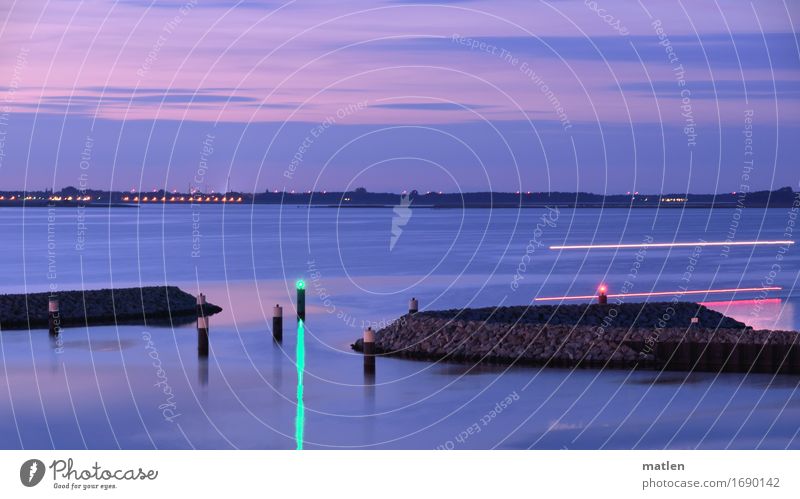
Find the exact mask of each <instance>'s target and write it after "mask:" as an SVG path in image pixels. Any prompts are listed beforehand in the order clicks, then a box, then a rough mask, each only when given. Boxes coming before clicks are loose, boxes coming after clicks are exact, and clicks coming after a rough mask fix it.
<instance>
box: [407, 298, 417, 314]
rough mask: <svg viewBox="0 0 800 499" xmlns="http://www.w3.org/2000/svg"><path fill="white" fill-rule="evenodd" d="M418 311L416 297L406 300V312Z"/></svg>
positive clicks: (413, 312)
mask: <svg viewBox="0 0 800 499" xmlns="http://www.w3.org/2000/svg"><path fill="white" fill-rule="evenodd" d="M418 311H419V302H418V301H417V299H416V298H411V301H409V302H408V313H409V314H416V313H417V312H418Z"/></svg>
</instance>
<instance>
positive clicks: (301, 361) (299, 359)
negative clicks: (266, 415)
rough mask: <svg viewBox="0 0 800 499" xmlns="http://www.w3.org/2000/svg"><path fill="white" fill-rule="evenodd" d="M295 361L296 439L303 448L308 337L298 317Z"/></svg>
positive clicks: (299, 446) (298, 447)
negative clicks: (304, 382)
mask: <svg viewBox="0 0 800 499" xmlns="http://www.w3.org/2000/svg"><path fill="white" fill-rule="evenodd" d="M296 352H297V353H296V357H295V363H296V364H297V415H296V416H295V422H294V426H295V429H294V439H295V441H296V442H297V450H302V449H303V432H304V430H305V426H306V409H305V403H304V402H303V391H304V388H303V373H304V372H305V369H306V338H305V327H304V325H303V319H299V318H298V319H297V349H296Z"/></svg>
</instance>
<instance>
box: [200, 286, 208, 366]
mask: <svg viewBox="0 0 800 499" xmlns="http://www.w3.org/2000/svg"><path fill="white" fill-rule="evenodd" d="M197 355H198V356H199V357H208V317H206V295H204V294H203V293H200V294H199V295H197Z"/></svg>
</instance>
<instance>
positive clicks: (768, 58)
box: [0, 0, 800, 193]
mask: <svg viewBox="0 0 800 499" xmlns="http://www.w3.org/2000/svg"><path fill="white" fill-rule="evenodd" d="M0 19H2V21H0V23H2V24H0V46H2V47H3V49H2V51H1V52H0V56H2V58H3V59H2V63H3V64H2V68H3V69H2V75H0V90H1V91H2V94H3V96H2V97H0V99H1V100H2V102H3V105H4V106H5V107H4V109H3V110H2V111H3V112H2V113H0V178H1V179H2V182H0V187H3V188H23V187H24V188H28V189H39V188H46V187H51V186H56V187H62V186H65V185H76V186H77V185H78V184H79V183H80V182H81V175H83V177H82V178H83V181H84V182H85V183H87V184H88V185H89V186H91V187H94V188H103V189H107V188H112V189H115V190H127V189H131V188H136V189H137V190H151V189H153V188H164V187H166V188H168V189H173V188H178V189H181V190H183V189H186V188H187V187H189V186H190V185H191V186H195V187H199V188H201V189H209V190H210V189H217V190H219V189H223V188H224V187H225V183H226V179H227V178H228V176H230V179H231V180H230V182H231V187H232V188H234V189H238V190H243V191H263V190H264V189H282V188H286V189H287V190H307V189H312V188H313V189H318V190H323V189H327V190H340V189H344V188H347V187H350V188H354V187H357V186H365V187H367V188H368V189H370V190H379V191H384V190H385V191H397V192H399V191H401V190H403V189H419V190H444V191H457V190H459V189H460V190H464V191H483V190H490V189H491V190H505V191H515V190H526V191H527V190H530V191H546V190H560V191H576V190H580V191H592V192H612V193H619V192H626V191H643V192H658V191H660V192H685V191H687V190H688V191H690V192H713V191H718V192H727V191H737V190H742V189H743V188H745V186H746V188H749V189H753V190H756V189H769V188H777V187H781V186H785V185H791V186H792V187H793V188H795V189H796V190H797V189H798V180H800V168H799V167H798V164H797V160H796V158H797V157H798V156H800V145H799V144H798V142H800V141H798V140H797V138H798V137H799V136H800V126H798V125H799V123H798V121H800V112H798V111H800V106H798V102H800V78H799V77H800V45H798V38H797V36H796V31H797V24H796V22H797V21H796V20H797V19H800V8H798V4H797V2H792V1H789V0H786V1H785V2H784V1H780V0H779V1H761V0H757V1H754V2H752V3H751V2H740V1H731V0H715V1H688V0H686V1H682V2H678V1H674V2H673V1H658V2H655V1H644V0H643V1H642V2H641V3H639V2H636V1H630V0H625V1H622V0H597V1H588V0H587V1H584V0H561V1H552V2H537V1H534V0H524V1H491V2H490V1H453V0H451V1H446V2H431V3H423V2H402V1H394V0H382V1H376V0H372V1H351V0H342V1H338V2H330V1H308V0H305V1H304V0H298V1H295V2H285V3H284V2H279V1H254V0H253V1H242V2H235V1H232V2H222V1H219V0H213V1H211V0H209V1H203V0H197V1H196V2H194V1H192V0H189V1H156V2H151V1H145V0H119V1H110V0H108V1H103V0H91V1H80V0H51V1H47V2H45V1H36V0H34V1H21V0H17V1H13V0H9V1H7V2H3V6H2V7H0ZM670 58H671V59H672V60H670ZM680 67H682V70H681V69H680ZM748 117H750V118H748ZM687 123H688V124H690V125H691V127H692V129H687V128H686V125H687ZM746 128H748V133H747V136H746V134H745V133H744V132H745V129H746ZM746 139H752V140H746ZM87 142H88V144H87ZM87 145H88V146H90V147H87ZM750 160H752V167H751V166H750V164H749V163H748V161H750ZM751 168H752V170H751ZM198 170H200V172H201V173H200V174H199V175H198ZM748 171H749V172H750V174H749V175H744V176H743V172H745V173H746V172H748ZM742 184H745V186H742Z"/></svg>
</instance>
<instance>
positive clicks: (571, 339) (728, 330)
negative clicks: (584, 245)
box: [352, 302, 800, 374]
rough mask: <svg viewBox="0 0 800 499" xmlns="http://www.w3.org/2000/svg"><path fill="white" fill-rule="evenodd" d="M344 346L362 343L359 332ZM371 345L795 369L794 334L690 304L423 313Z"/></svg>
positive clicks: (485, 355) (562, 360)
mask: <svg viewBox="0 0 800 499" xmlns="http://www.w3.org/2000/svg"><path fill="white" fill-rule="evenodd" d="M352 347H353V348H354V349H355V350H357V351H362V350H363V343H362V340H357V341H356V342H355V343H354V344H353V345H352ZM375 350H376V353H378V354H380V355H388V356H399V357H406V358H413V359H425V360H453V361H469V362H486V363H501V364H512V363H514V364H535V365H545V366H556V367H569V366H580V367H613V368H633V367H637V368H645V369H667V370H678V371H712V372H719V371H731V372H770V373H786V374H800V335H799V334H798V333H797V332H795V331H773V330H754V329H752V328H750V327H748V326H746V325H745V324H743V323H741V322H739V321H736V320H734V319H732V318H730V317H726V316H724V315H723V314H721V313H719V312H716V311H713V310H711V309H708V308H706V307H704V306H702V305H699V304H697V303H690V302H680V303H672V302H670V303H647V304H642V303H628V304H609V305H599V304H590V305H561V306H531V307H497V308H483V309H464V310H443V311H426V312H420V313H416V314H407V315H404V316H402V317H400V318H399V319H398V320H396V321H395V322H393V323H392V324H391V325H389V326H387V327H385V328H383V329H381V330H380V331H378V332H377V333H376V335H375Z"/></svg>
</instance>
